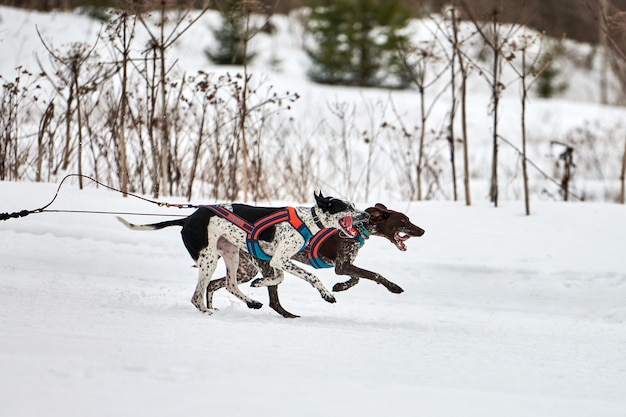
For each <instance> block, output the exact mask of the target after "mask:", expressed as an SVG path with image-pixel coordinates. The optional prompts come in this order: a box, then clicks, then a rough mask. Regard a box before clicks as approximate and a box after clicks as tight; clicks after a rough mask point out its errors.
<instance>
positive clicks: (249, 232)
mask: <svg viewBox="0 0 626 417" xmlns="http://www.w3.org/2000/svg"><path fill="white" fill-rule="evenodd" d="M202 207H204V208H207V209H209V210H211V211H212V212H213V213H215V214H216V215H218V216H220V217H221V218H223V219H225V220H228V221H229V222H231V223H232V224H234V225H235V226H237V227H239V228H240V229H242V230H243V231H244V232H246V246H247V248H248V252H249V253H250V255H252V256H254V257H256V258H259V259H263V260H265V261H269V260H270V259H272V257H271V256H270V255H268V254H267V253H265V252H263V250H262V249H261V245H260V243H259V237H260V235H261V233H262V232H263V231H265V230H267V229H269V228H270V227H272V226H275V225H277V224H278V223H281V222H284V221H287V222H289V224H290V225H292V226H293V228H294V229H296V230H297V231H298V233H300V235H301V236H302V238H303V239H304V245H303V246H302V248H300V250H304V253H306V255H307V258H308V260H309V263H310V264H311V265H312V266H313V267H314V268H317V269H319V268H333V267H334V265H329V264H327V263H326V262H324V261H323V260H322V258H321V257H320V255H319V250H320V247H321V246H322V244H323V243H324V242H325V241H326V240H327V239H328V238H330V237H331V236H333V235H334V234H336V233H339V229H335V228H328V227H327V228H323V229H322V230H320V231H319V232H317V233H316V234H315V235H314V234H313V233H311V230H310V229H309V228H308V227H307V225H306V224H304V222H303V221H302V219H300V217H299V216H298V214H297V213H296V209H295V208H293V207H285V208H284V209H278V210H277V211H275V212H274V213H272V214H269V215H267V216H265V217H262V218H261V219H259V220H257V221H256V222H254V223H250V222H249V221H247V220H246V219H244V218H243V217H241V216H238V215H237V214H235V213H233V212H232V211H230V210H228V209H227V208H225V207H223V206H220V205H208V206H202ZM366 232H367V231H366ZM362 233H363V231H360V233H359V235H358V236H356V237H355V238H354V239H357V240H358V241H359V244H360V245H361V246H362V245H363V242H364V239H363V236H362ZM368 235H369V233H368ZM367 237H369V236H367V235H366V238H367Z"/></svg>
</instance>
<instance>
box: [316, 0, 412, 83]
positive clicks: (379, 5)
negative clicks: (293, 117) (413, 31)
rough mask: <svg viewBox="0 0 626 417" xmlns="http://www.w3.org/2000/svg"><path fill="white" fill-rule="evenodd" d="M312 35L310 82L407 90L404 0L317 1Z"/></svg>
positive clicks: (407, 18) (406, 13) (406, 39)
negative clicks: (402, 55) (400, 52)
mask: <svg viewBox="0 0 626 417" xmlns="http://www.w3.org/2000/svg"><path fill="white" fill-rule="evenodd" d="M311 6H312V8H311V16H310V19H309V24H308V31H309V33H310V34H311V35H312V37H313V40H314V44H315V45H314V47H312V48H308V49H307V52H308V54H309V56H310V57H311V59H312V61H313V67H312V68H311V69H310V71H309V77H310V78H311V79H312V80H313V81H315V82H319V83H323V84H344V85H358V86H369V87H377V86H385V87H407V85H408V81H407V77H406V76H404V75H403V73H404V68H403V66H402V63H401V60H400V59H399V56H398V50H399V49H400V48H402V46H403V45H405V44H406V43H407V42H408V38H407V36H406V35H405V34H404V33H403V30H404V29H405V28H406V26H407V24H408V22H409V18H410V15H411V11H410V9H409V7H408V6H407V5H406V2H403V1H401V0H317V1H314V2H313V3H312V4H311Z"/></svg>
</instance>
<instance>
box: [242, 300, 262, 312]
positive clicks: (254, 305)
mask: <svg viewBox="0 0 626 417" xmlns="http://www.w3.org/2000/svg"><path fill="white" fill-rule="evenodd" d="M246 304H247V305H248V308H254V309H255V310H258V309H259V308H261V307H263V303H260V302H258V301H255V300H252V301H248V302H247V303H246Z"/></svg>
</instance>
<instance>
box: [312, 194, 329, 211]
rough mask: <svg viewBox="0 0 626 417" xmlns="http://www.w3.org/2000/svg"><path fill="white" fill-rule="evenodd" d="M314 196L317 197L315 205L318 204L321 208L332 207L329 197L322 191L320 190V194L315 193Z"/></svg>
mask: <svg viewBox="0 0 626 417" xmlns="http://www.w3.org/2000/svg"><path fill="white" fill-rule="evenodd" d="M313 196H314V197H315V203H316V204H317V206H318V207H319V208H328V207H330V201H329V199H328V197H324V195H323V194H322V190H320V193H319V194H316V193H315V192H313Z"/></svg>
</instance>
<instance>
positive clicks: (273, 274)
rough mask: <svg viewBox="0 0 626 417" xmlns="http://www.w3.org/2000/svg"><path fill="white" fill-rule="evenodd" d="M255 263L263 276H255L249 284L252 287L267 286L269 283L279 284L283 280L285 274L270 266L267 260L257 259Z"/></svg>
mask: <svg viewBox="0 0 626 417" xmlns="http://www.w3.org/2000/svg"><path fill="white" fill-rule="evenodd" d="M257 263H258V264H259V267H260V268H261V273H262V275H263V277H261V278H257V279H255V280H254V281H252V283H251V284H250V285H251V286H253V287H268V286H270V285H279V284H280V283H282V282H283V281H284V280H285V275H284V274H283V271H281V270H280V269H275V268H272V267H271V266H270V263H269V261H263V260H260V259H258V260H257Z"/></svg>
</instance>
